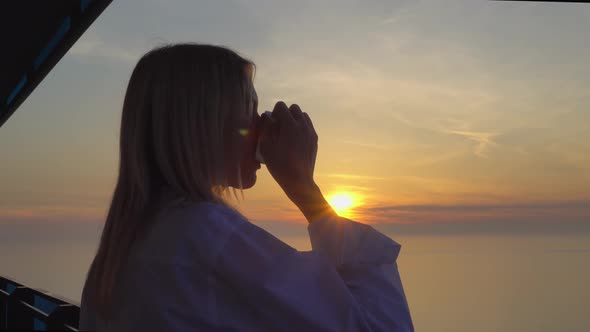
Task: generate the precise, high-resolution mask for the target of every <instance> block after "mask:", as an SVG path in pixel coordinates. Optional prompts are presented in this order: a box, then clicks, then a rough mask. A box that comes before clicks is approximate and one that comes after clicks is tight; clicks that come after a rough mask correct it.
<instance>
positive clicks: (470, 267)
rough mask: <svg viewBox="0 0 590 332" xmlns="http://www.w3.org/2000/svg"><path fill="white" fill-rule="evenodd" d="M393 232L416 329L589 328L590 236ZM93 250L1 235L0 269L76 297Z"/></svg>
mask: <svg viewBox="0 0 590 332" xmlns="http://www.w3.org/2000/svg"><path fill="white" fill-rule="evenodd" d="M390 236H391V237H392V238H393V239H395V240H397V241H398V242H399V243H401V244H402V252H401V255H400V258H399V261H398V263H399V268H400V271H401V275H402V280H403V283H404V287H405V290H406V295H407V297H408V301H409V304H410V310H411V312H412V316H413V319H414V324H415V327H416V330H417V331H453V332H467V331H469V332H472V331H480V332H485V331H515V332H516V331H519V332H526V331H535V332H539V331H541V332H543V331H552V332H553V331H580V332H582V331H584V332H587V331H590V236H589V235H579V236H576V235H571V236H563V235H561V236H541V235H534V236H522V235H519V236H507V235H502V236H498V235H494V236H481V235H468V236H464V235H463V236H416V235H412V236H393V235H391V234H390ZM281 239H283V240H284V241H285V242H287V243H289V244H290V245H292V246H294V247H295V248H297V249H300V250H309V249H310V248H311V245H310V243H309V240H308V239H307V238H305V237H281ZM95 248H96V242H92V241H89V242H87V243H80V241H78V242H72V243H67V242H64V241H63V240H61V241H60V242H59V243H58V242H56V243H51V242H50V241H49V242H48V241H44V243H42V244H41V243H39V244H37V245H35V244H31V243H20V244H19V243H7V242H6V241H2V242H1V243H0V252H1V253H2V254H1V255H0V274H3V275H7V276H10V277H13V278H15V279H17V280H18V281H20V282H22V283H25V284H27V285H30V286H33V287H37V288H43V289H46V290H49V291H51V292H53V293H56V294H59V295H61V296H63V297H66V298H70V299H72V301H73V302H79V298H80V295H81V289H82V285H83V282H84V276H85V273H86V271H87V269H88V265H89V264H90V261H91V258H92V256H93V255H94V251H95Z"/></svg>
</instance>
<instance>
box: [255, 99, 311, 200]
mask: <svg viewBox="0 0 590 332" xmlns="http://www.w3.org/2000/svg"><path fill="white" fill-rule="evenodd" d="M261 121H262V122H261V129H260V130H261V132H260V153H261V154H262V157H263V158H264V161H265V163H266V167H267V168H268V171H269V172H270V174H271V175H272V177H273V178H274V179H275V180H276V181H277V183H278V184H279V185H280V186H281V188H282V189H283V191H284V192H285V194H287V196H288V197H289V199H291V200H292V201H293V202H294V203H295V204H296V205H299V202H300V201H301V200H302V199H304V197H305V196H309V195H312V194H313V195H315V194H316V193H317V192H319V189H318V187H317V185H316V184H315V181H314V179H313V171H314V167H315V159H316V155H317V150H318V135H317V133H316V132H315V129H314V128H313V124H312V122H311V119H310V118H309V116H308V115H307V113H304V112H302V111H301V109H300V108H299V106H298V105H297V104H293V105H291V107H289V108H287V105H286V104H285V103H284V102H282V101H279V102H277V103H276V105H275V107H274V110H273V112H272V118H268V117H267V116H265V115H263V116H262V119H261Z"/></svg>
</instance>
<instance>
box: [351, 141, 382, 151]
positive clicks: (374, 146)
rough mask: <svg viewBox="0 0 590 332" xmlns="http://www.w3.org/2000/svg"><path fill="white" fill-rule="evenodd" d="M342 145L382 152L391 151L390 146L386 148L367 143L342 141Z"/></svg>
mask: <svg viewBox="0 0 590 332" xmlns="http://www.w3.org/2000/svg"><path fill="white" fill-rule="evenodd" d="M342 143H344V144H350V145H356V146H360V147H363V148H369V149H376V150H384V151H390V150H391V149H392V148H391V147H390V146H387V145H383V144H376V143H368V142H357V141H342Z"/></svg>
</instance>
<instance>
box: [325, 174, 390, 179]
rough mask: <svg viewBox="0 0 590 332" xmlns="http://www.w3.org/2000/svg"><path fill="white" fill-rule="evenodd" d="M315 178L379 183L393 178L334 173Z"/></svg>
mask: <svg viewBox="0 0 590 332" xmlns="http://www.w3.org/2000/svg"><path fill="white" fill-rule="evenodd" d="M315 176H319V177H322V176H325V177H330V178H338V179H351V180H377V181H381V180H390V179H391V178H388V177H382V176H372V175H360V174H338V173H333V174H321V173H320V174H315Z"/></svg>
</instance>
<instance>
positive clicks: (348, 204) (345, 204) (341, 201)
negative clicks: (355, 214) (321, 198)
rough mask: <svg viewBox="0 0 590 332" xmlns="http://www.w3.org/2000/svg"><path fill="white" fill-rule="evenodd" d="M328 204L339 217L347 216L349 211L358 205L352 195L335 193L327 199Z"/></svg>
mask: <svg viewBox="0 0 590 332" xmlns="http://www.w3.org/2000/svg"><path fill="white" fill-rule="evenodd" d="M328 202H329V203H330V205H331V206H332V208H333V209H334V211H336V213H338V215H340V216H344V217H346V216H348V215H349V213H350V209H351V208H353V207H355V206H356V205H358V200H357V199H356V197H355V195H354V194H351V193H345V192H341V193H336V194H333V195H331V196H330V197H329V198H328Z"/></svg>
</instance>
